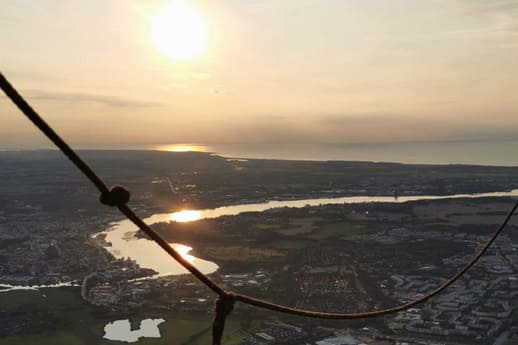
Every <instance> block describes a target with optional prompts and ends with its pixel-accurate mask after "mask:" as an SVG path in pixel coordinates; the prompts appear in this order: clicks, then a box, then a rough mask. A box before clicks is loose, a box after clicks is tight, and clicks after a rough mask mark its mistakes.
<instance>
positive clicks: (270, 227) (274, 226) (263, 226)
mask: <svg viewBox="0 0 518 345" xmlns="http://www.w3.org/2000/svg"><path fill="white" fill-rule="evenodd" d="M255 227H256V228H257V229H259V230H274V229H278V228H280V227H281V226H280V225H278V224H256V225H255Z"/></svg>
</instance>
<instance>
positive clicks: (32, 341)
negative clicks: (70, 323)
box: [0, 332, 88, 345]
mask: <svg viewBox="0 0 518 345" xmlns="http://www.w3.org/2000/svg"><path fill="white" fill-rule="evenodd" d="M0 344H1V345H86V344H88V343H87V342H86V341H85V339H82V338H81V337H80V336H78V335H76V334H73V333H70V332H57V333H54V334H37V335H19V336H12V337H6V338H3V339H0Z"/></svg>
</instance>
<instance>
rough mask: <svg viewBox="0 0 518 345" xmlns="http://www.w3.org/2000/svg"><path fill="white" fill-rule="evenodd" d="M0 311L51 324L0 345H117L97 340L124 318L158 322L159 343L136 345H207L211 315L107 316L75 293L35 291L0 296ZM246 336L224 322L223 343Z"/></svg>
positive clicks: (152, 340)
mask: <svg viewBox="0 0 518 345" xmlns="http://www.w3.org/2000/svg"><path fill="white" fill-rule="evenodd" d="M0 312H2V313H9V312H17V313H26V314H27V315H30V314H32V313H35V312H40V313H41V312H43V313H44V315H48V317H49V318H51V319H52V320H51V321H49V328H48V329H47V328H43V329H31V328H28V329H27V330H24V332H22V334H18V335H13V336H7V337H3V338H2V337H0V345H33V344H34V345H86V344H88V345H90V344H99V345H117V344H125V343H124V342H120V341H112V340H106V339H102V337H103V335H104V326H105V325H106V324H107V323H108V322H112V321H114V320H119V319H126V318H129V319H130V320H131V321H132V325H137V326H138V325H139V324H140V321H141V320H143V319H146V318H163V319H165V320H166V321H165V322H164V323H162V324H160V325H159V329H160V333H161V335H162V337H161V338H141V339H139V341H137V342H135V343H133V344H137V345H154V344H178V345H180V344H183V345H201V344H209V343H210V336H211V331H210V327H211V320H212V315H211V314H209V313H207V314H205V313H183V314H178V313H175V312H174V311H158V312H153V311H149V310H148V311H142V312H137V313H132V314H130V315H127V314H118V315H117V314H115V315H106V314H104V313H103V312H100V311H99V310H98V309H96V308H95V307H93V306H91V305H89V304H88V303H86V302H84V301H83V300H82V299H81V296H80V293H79V288H52V289H42V290H39V291H12V292H6V293H0ZM244 336H245V334H244V332H243V331H241V329H240V324H239V320H238V319H237V318H235V319H234V318H229V320H228V321H227V325H226V328H225V335H224V344H225V345H234V344H236V343H238V342H239V341H240V340H241V339H242V338H243V337H244Z"/></svg>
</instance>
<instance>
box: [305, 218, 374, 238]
mask: <svg viewBox="0 0 518 345" xmlns="http://www.w3.org/2000/svg"><path fill="white" fill-rule="evenodd" d="M369 230H370V229H369V228H368V227H367V225H363V224H353V223H350V222H339V223H332V224H325V225H323V226H321V227H320V228H318V229H316V230H314V231H313V232H312V233H311V234H309V235H308V236H307V237H308V238H311V239H315V240H321V239H326V238H332V237H339V236H347V235H360V234H364V233H367V232H369Z"/></svg>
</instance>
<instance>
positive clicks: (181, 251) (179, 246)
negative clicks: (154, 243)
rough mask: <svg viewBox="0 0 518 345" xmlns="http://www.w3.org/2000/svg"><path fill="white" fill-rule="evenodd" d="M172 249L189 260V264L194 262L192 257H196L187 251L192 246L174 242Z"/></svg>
mask: <svg viewBox="0 0 518 345" xmlns="http://www.w3.org/2000/svg"><path fill="white" fill-rule="evenodd" d="M174 249H175V250H176V251H177V252H178V253H179V254H180V255H181V256H182V257H183V258H184V259H185V260H187V261H189V262H190V263H191V264H192V263H193V262H194V259H196V258H195V257H194V256H192V255H190V254H189V252H190V251H191V250H192V247H189V246H186V245H183V244H179V243H175V244H174Z"/></svg>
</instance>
